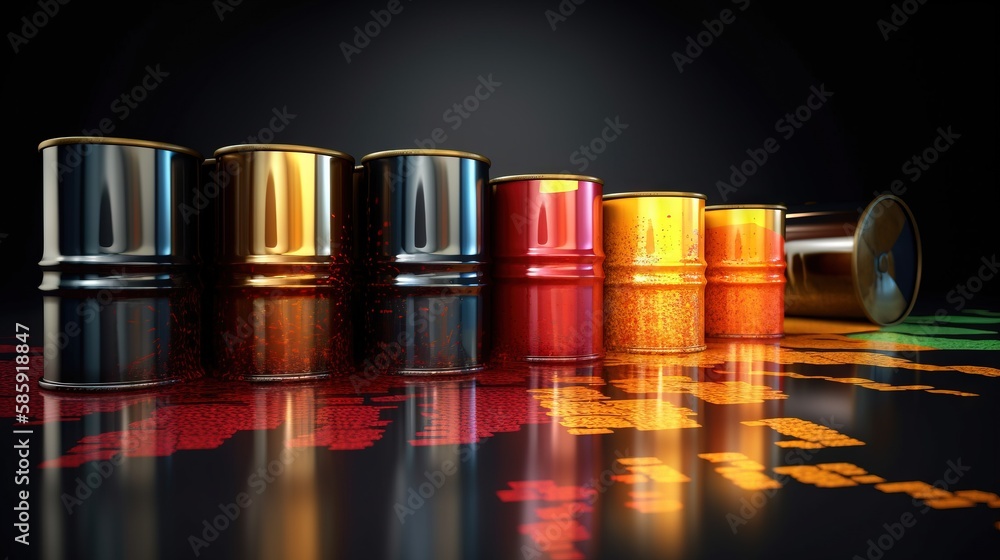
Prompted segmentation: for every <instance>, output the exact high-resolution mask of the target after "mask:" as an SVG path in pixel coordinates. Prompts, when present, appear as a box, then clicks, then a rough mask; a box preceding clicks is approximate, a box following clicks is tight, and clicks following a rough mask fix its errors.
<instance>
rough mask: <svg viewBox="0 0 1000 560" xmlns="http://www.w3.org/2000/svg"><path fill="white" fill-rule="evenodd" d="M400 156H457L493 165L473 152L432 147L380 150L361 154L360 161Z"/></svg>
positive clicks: (365, 161)
mask: <svg viewBox="0 0 1000 560" xmlns="http://www.w3.org/2000/svg"><path fill="white" fill-rule="evenodd" d="M400 156H438V157H457V158H466V159H474V160H478V161H481V162H483V163H485V164H486V165H489V166H492V165H493V162H492V161H490V158H488V157H486V156H484V155H481V154H477V153H474V152H463V151H461V150H442V149H433V148H401V149H395V150H382V151H380V152H372V153H370V154H367V155H365V156H363V157H362V158H361V163H368V162H369V161H372V160H375V159H383V158H390V157H400Z"/></svg>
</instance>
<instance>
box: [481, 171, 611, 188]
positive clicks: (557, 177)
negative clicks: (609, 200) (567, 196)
mask: <svg viewBox="0 0 1000 560" xmlns="http://www.w3.org/2000/svg"><path fill="white" fill-rule="evenodd" d="M517 181H579V182H581V183H597V184H598V185H601V186H604V180H602V179H599V178H597V177H593V176H590V175H574V174H572V173H526V174H522V175H504V176H502V177H497V178H495V179H490V184H491V185H496V184H500V183H513V182H517Z"/></svg>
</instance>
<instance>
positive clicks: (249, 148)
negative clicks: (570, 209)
mask: <svg viewBox="0 0 1000 560" xmlns="http://www.w3.org/2000/svg"><path fill="white" fill-rule="evenodd" d="M242 152H294V153H299V154H315V155H320V156H330V157H335V158H339V159H343V160H347V161H350V162H351V164H352V165H353V164H354V156H352V155H350V154H348V153H345V152H341V151H338V150H331V149H329V148H320V147H317V146H306V145H302V144H233V145H231V146H223V147H222V148H219V149H218V150H215V154H214V155H215V157H216V158H218V157H219V156H224V155H229V154H236V153H242Z"/></svg>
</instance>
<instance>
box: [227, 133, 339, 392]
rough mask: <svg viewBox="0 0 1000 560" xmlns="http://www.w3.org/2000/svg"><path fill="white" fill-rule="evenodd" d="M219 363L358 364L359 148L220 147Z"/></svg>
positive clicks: (266, 371)
mask: <svg viewBox="0 0 1000 560" xmlns="http://www.w3.org/2000/svg"><path fill="white" fill-rule="evenodd" d="M215 158H216V160H217V163H218V166H219V168H220V170H219V173H220V175H223V176H225V177H226V183H227V186H226V187H225V188H224V189H223V190H222V195H221V202H222V204H221V207H220V212H219V224H218V233H219V240H218V244H217V255H216V259H215V260H216V267H217V278H218V282H217V285H216V294H215V295H216V298H217V303H216V314H215V327H214V328H215V331H216V334H215V343H214V353H215V359H216V360H215V368H214V370H215V373H216V374H217V375H218V376H220V377H223V378H226V379H246V380H251V381H277V380H290V379H300V378H314V377H322V376H328V375H333V374H346V373H349V372H350V371H352V369H353V365H354V364H353V348H352V341H353V336H352V334H353V324H352V323H353V321H352V312H351V309H350V295H351V284H352V281H351V280H352V278H351V276H352V270H351V268H352V263H353V259H352V256H353V255H352V252H353V239H352V237H353V231H352V229H353V227H354V226H353V215H352V214H353V212H354V203H353V198H352V197H353V189H352V178H351V174H352V173H353V169H354V158H353V157H351V156H349V155H347V154H345V153H343V152H338V151H335V150H328V149H324V148H317V147H312V146H297V145H287V144H242V145H236V146H228V147H224V148H220V149H218V150H216V152H215Z"/></svg>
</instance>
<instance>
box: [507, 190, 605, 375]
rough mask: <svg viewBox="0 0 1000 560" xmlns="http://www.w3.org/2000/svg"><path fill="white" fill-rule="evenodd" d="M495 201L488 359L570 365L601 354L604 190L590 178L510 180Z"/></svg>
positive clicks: (602, 338)
mask: <svg viewBox="0 0 1000 560" xmlns="http://www.w3.org/2000/svg"><path fill="white" fill-rule="evenodd" d="M490 185H491V186H492V196H493V201H492V205H493V221H492V223H493V232H494V242H493V258H494V259H495V263H494V265H493V279H494V293H495V297H494V300H493V301H494V305H495V308H496V310H497V312H496V313H493V328H492V332H493V343H492V350H493V357H494V358H495V359H497V360H498V361H504V360H515V361H529V362H548V361H555V362H572V361H585V360H593V359H596V358H600V357H602V356H603V355H604V328H603V306H604V267H603V263H604V234H603V230H602V223H601V221H602V216H603V209H602V199H601V195H602V191H603V188H604V183H603V181H601V180H600V179H597V178H594V177H586V176H581V175H565V174H536V175H513V176H507V177H499V178H496V179H493V180H491V181H490Z"/></svg>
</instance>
